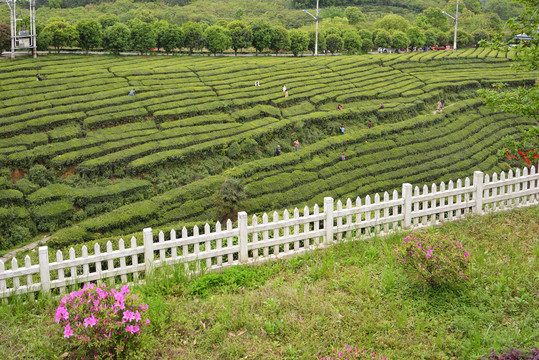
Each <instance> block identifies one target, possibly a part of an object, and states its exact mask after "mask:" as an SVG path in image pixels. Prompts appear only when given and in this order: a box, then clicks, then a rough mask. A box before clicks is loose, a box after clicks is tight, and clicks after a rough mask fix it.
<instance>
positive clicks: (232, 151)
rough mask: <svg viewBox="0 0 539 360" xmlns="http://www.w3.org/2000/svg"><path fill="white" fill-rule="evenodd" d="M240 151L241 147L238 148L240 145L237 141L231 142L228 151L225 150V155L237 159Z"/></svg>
mask: <svg viewBox="0 0 539 360" xmlns="http://www.w3.org/2000/svg"><path fill="white" fill-rule="evenodd" d="M240 153H241V148H240V145H239V144H238V143H237V142H235V141H234V142H233V143H232V144H230V146H229V148H228V151H227V155H228V156H229V157H230V158H232V159H237V158H239V157H240Z"/></svg>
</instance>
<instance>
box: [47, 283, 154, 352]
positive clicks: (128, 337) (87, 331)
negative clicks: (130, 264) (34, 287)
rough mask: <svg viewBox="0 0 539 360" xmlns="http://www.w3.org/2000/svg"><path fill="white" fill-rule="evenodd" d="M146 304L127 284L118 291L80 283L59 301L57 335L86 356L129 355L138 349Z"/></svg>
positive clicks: (71, 347) (145, 318)
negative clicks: (59, 327) (79, 286)
mask: <svg viewBox="0 0 539 360" xmlns="http://www.w3.org/2000/svg"><path fill="white" fill-rule="evenodd" d="M146 310H148V305H146V304H142V303H140V301H139V299H138V298H137V295H135V294H131V293H130V292H129V287H128V286H127V285H125V286H123V287H122V289H121V290H120V291H117V290H116V289H110V290H109V289H107V286H106V285H101V286H96V285H95V284H87V285H84V287H83V288H82V290H80V291H74V292H72V293H71V294H69V295H67V296H65V297H64V298H63V299H62V300H61V304H60V306H59V307H58V309H56V316H55V321H56V323H58V324H60V325H61V329H60V330H59V331H58V333H59V337H60V338H61V339H65V340H66V341H67V343H68V347H69V348H70V349H77V351H79V352H81V353H82V354H84V355H86V356H88V357H87V359H108V358H110V359H117V358H125V357H131V355H134V353H136V352H137V350H138V348H139V341H140V335H141V332H142V330H143V329H144V328H145V327H146V326H147V325H148V324H149V323H150V320H149V319H148V318H147V317H145V316H144V313H145V312H146Z"/></svg>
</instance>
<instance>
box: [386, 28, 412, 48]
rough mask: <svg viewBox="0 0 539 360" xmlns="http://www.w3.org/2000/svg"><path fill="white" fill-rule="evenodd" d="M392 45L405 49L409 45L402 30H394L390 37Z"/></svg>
mask: <svg viewBox="0 0 539 360" xmlns="http://www.w3.org/2000/svg"><path fill="white" fill-rule="evenodd" d="M391 41H392V43H393V47H395V48H397V49H406V48H407V47H408V46H409V45H410V39H408V36H406V34H405V33H403V32H402V31H395V32H394V33H393V36H392V37H391Z"/></svg>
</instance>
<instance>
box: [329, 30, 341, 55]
mask: <svg viewBox="0 0 539 360" xmlns="http://www.w3.org/2000/svg"><path fill="white" fill-rule="evenodd" d="M326 46H327V48H328V50H329V51H331V53H332V54H335V53H336V52H337V51H339V50H341V49H342V48H343V46H344V43H343V41H342V38H341V37H340V36H339V35H337V34H331V35H328V36H327V37H326Z"/></svg>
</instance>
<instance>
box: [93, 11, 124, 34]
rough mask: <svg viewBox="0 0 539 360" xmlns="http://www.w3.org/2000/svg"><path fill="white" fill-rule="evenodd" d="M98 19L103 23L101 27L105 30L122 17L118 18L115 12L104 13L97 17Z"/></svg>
mask: <svg viewBox="0 0 539 360" xmlns="http://www.w3.org/2000/svg"><path fill="white" fill-rule="evenodd" d="M97 21H99V23H100V24H101V28H102V29H103V30H105V29H106V28H108V27H109V26H112V25H114V24H116V23H117V22H120V18H118V16H116V15H114V14H103V15H101V16H100V17H99V18H98V19H97Z"/></svg>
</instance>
